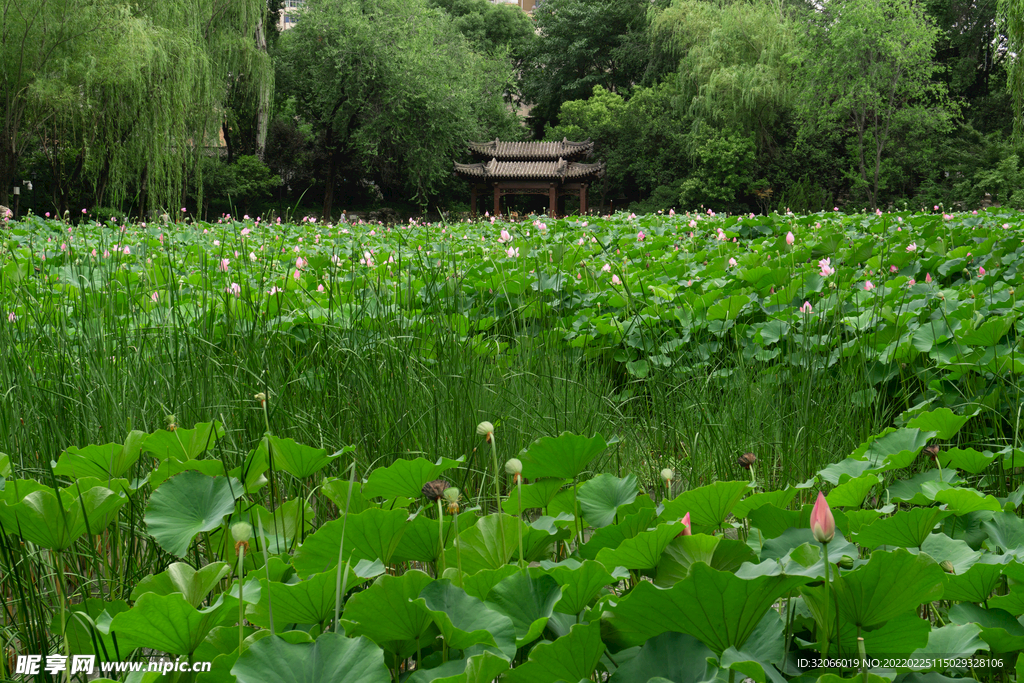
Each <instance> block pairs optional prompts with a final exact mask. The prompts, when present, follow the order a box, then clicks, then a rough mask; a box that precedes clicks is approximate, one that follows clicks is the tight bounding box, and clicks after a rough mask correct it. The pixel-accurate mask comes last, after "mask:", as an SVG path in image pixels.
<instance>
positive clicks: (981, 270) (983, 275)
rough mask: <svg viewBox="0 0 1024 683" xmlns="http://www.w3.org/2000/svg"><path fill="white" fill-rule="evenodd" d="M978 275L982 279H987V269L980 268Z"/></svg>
mask: <svg viewBox="0 0 1024 683" xmlns="http://www.w3.org/2000/svg"><path fill="white" fill-rule="evenodd" d="M978 275H980V276H981V277H985V269H984V268H978Z"/></svg>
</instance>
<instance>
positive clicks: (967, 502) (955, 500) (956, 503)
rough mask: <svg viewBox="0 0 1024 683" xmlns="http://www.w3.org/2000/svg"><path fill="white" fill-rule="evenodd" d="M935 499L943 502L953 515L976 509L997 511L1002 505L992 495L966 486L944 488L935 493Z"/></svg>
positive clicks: (964, 513)
mask: <svg viewBox="0 0 1024 683" xmlns="http://www.w3.org/2000/svg"><path fill="white" fill-rule="evenodd" d="M935 501H936V502H938V503H945V504H946V507H947V509H948V510H951V511H952V512H953V514H955V515H966V514H967V513H968V512H976V511H978V510H991V511H992V512H999V511H1000V510H1002V509H1003V507H1002V506H1001V505H1000V504H999V501H998V500H996V499H995V497H994V496H990V495H985V494H983V493H981V492H980V491H977V490H975V489H968V488H955V489H944V490H942V491H938V492H936V494H935Z"/></svg>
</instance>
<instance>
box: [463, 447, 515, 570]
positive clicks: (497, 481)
mask: <svg viewBox="0 0 1024 683" xmlns="http://www.w3.org/2000/svg"><path fill="white" fill-rule="evenodd" d="M487 440H488V441H490V442H491V457H492V459H493V461H494V505H495V506H496V507H497V508H498V533H499V534H500V536H501V551H502V552H505V525H504V524H502V523H501V476H500V475H499V474H498V472H499V470H498V446H497V445H496V444H495V443H494V432H488V434H487ZM459 572H460V574H461V572H462V569H461V567H460V568H459ZM459 581H460V582H461V581H462V579H461V578H460V579H459Z"/></svg>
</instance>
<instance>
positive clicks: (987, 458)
mask: <svg viewBox="0 0 1024 683" xmlns="http://www.w3.org/2000/svg"><path fill="white" fill-rule="evenodd" d="M995 459H996V454H995V453H993V452H992V451H976V450H974V449H973V448H950V449H949V450H947V451H940V452H939V462H940V463H942V466H943V467H956V468H957V469H960V470H964V471H965V472H970V473H971V474H981V473H982V472H983V471H984V470H985V468H987V467H988V466H989V465H991V464H992V461H994V460H995Z"/></svg>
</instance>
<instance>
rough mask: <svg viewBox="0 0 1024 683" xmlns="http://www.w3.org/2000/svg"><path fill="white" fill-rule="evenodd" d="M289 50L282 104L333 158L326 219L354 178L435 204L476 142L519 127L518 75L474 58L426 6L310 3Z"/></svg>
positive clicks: (387, 1)
mask: <svg viewBox="0 0 1024 683" xmlns="http://www.w3.org/2000/svg"><path fill="white" fill-rule="evenodd" d="M280 48H281V54H280V57H279V60H278V67H279V73H280V74H281V84H280V85H281V88H282V90H281V92H282V95H283V96H294V97H295V100H296V102H297V105H298V110H299V113H300V114H301V115H302V116H303V117H304V118H305V119H306V120H307V121H308V122H309V123H310V124H311V125H312V127H313V129H314V131H316V133H317V134H318V136H319V138H320V145H321V146H322V147H323V149H324V150H325V153H326V156H327V168H326V170H325V182H326V189H325V193H324V207H323V212H324V214H325V215H330V212H331V209H332V208H333V203H334V189H335V185H336V183H337V181H338V180H339V178H342V177H344V176H346V175H350V176H355V177H356V178H358V179H363V178H366V179H369V180H372V181H373V182H375V183H376V184H377V186H378V187H379V188H380V189H381V190H382V191H384V192H385V193H386V195H385V196H391V197H392V198H397V194H398V193H399V192H401V193H406V196H411V197H412V198H414V199H415V200H417V201H419V202H421V203H422V204H426V201H427V199H428V197H429V196H430V195H431V193H433V192H435V191H436V190H437V188H438V187H439V185H440V184H442V183H443V182H445V181H446V180H448V179H449V178H450V177H451V162H452V159H453V158H455V157H457V156H459V155H460V154H462V153H464V151H465V141H466V140H469V139H483V138H484V137H485V136H487V135H489V133H491V132H492V131H493V130H494V129H495V128H496V127H500V126H501V125H506V124H507V123H508V122H509V121H510V120H512V119H514V117H513V116H512V115H511V114H510V113H508V110H507V108H506V106H505V103H504V101H503V99H502V96H503V94H504V93H505V92H507V91H508V90H509V88H510V81H511V77H510V68H509V66H508V65H507V64H505V63H502V62H499V61H497V60H494V59H490V58H487V57H485V56H483V55H479V54H477V53H475V52H473V51H472V50H471V49H470V47H469V45H468V43H467V41H466V39H465V38H464V37H463V36H462V35H461V34H460V33H459V32H458V31H456V30H454V29H453V27H452V20H451V18H450V17H448V16H447V15H445V14H444V13H443V12H441V11H440V10H437V9H430V8H429V7H428V6H427V5H426V2H425V0H310V2H308V3H307V5H306V9H305V11H304V13H303V15H302V20H301V21H300V22H298V24H297V25H296V27H295V28H294V29H292V30H290V31H287V32H286V33H285V34H284V35H283V36H281V39H280ZM503 132H504V131H503Z"/></svg>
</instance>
